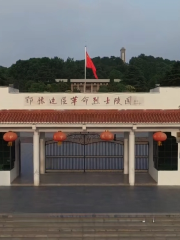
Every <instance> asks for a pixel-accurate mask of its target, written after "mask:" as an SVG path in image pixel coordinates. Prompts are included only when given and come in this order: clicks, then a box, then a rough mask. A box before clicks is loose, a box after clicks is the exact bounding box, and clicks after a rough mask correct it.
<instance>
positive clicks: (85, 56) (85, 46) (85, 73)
mask: <svg viewBox="0 0 180 240" xmlns="http://www.w3.org/2000/svg"><path fill="white" fill-rule="evenodd" d="M84 92H86V46H85V66H84Z"/></svg>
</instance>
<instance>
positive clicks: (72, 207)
mask: <svg viewBox="0 0 180 240" xmlns="http://www.w3.org/2000/svg"><path fill="white" fill-rule="evenodd" d="M0 213H180V187H158V186H137V187H130V186H119V187H118V186H117V187H52V186H51V187H50V186H49V187H0Z"/></svg>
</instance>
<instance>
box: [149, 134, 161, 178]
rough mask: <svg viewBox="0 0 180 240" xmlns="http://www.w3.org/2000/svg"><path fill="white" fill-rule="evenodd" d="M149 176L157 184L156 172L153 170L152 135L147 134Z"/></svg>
mask: <svg viewBox="0 0 180 240" xmlns="http://www.w3.org/2000/svg"><path fill="white" fill-rule="evenodd" d="M149 174H150V176H151V177H152V178H153V179H154V180H155V181H156V182H157V183H158V179H159V178H158V171H157V170H156V169H155V168H154V161H153V133H149Z"/></svg>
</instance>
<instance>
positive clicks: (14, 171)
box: [10, 138, 20, 183]
mask: <svg viewBox="0 0 180 240" xmlns="http://www.w3.org/2000/svg"><path fill="white" fill-rule="evenodd" d="M19 157H20V152H19V138H18V139H17V140H16V141H15V162H14V168H13V169H12V170H11V171H10V182H11V183H12V182H13V181H14V179H16V178H17V177H18V176H19Z"/></svg>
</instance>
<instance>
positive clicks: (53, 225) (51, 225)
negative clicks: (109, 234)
mask: <svg viewBox="0 0 180 240" xmlns="http://www.w3.org/2000/svg"><path fill="white" fill-rule="evenodd" d="M67 226H68V227H69V228H84V227H91V228H93V227H103V228H107V227H129V228H132V227H137V228H142V227H147V226H149V227H155V226H156V227H162V228H172V227H179V228H180V224H177V223H175V222H172V223H168V224H167V223H162V222H155V223H152V222H150V223H147V222H145V223H143V222H139V223H54V222H53V223H40V222H38V223H36V222H31V223H30V222H24V223H23V222H22V223H14V222H9V223H7V222H4V223H1V224H0V228H4V227H7V228H8V227H9V228H14V227H16V228H17V227H45V228H64V227H67Z"/></svg>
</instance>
